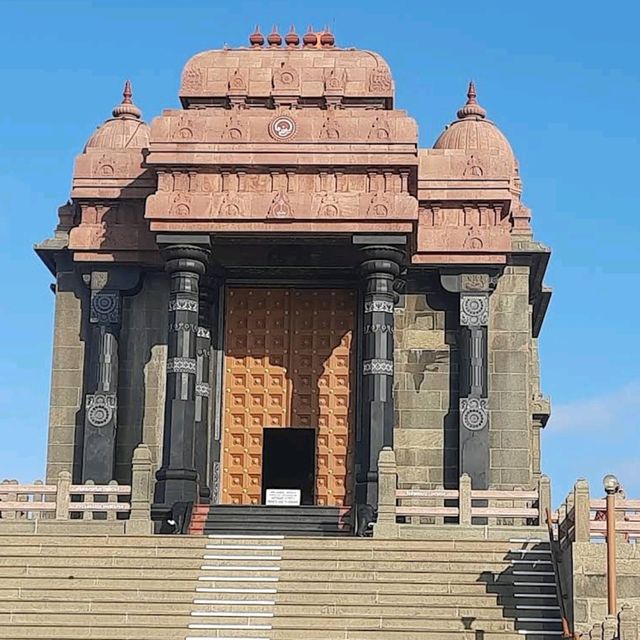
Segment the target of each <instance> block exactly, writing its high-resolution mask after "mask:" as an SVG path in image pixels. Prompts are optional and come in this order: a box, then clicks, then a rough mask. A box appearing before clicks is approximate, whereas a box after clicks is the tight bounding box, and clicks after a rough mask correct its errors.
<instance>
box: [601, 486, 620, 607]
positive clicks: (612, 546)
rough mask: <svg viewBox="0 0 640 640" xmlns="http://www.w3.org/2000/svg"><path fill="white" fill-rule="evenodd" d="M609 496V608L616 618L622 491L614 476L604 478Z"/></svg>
mask: <svg viewBox="0 0 640 640" xmlns="http://www.w3.org/2000/svg"><path fill="white" fill-rule="evenodd" d="M602 484H603V485H604V490H605V492H606V494H607V608H608V613H609V615H610V616H615V615H616V613H617V609H618V605H617V603H616V600H617V594H616V582H617V578H616V493H618V491H620V482H619V481H618V478H616V477H615V476H614V475H613V474H611V473H608V474H607V475H606V476H605V477H604V478H602Z"/></svg>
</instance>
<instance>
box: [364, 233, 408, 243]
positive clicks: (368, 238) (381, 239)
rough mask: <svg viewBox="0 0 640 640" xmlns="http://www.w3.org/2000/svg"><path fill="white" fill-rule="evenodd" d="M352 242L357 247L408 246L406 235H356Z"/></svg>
mask: <svg viewBox="0 0 640 640" xmlns="http://www.w3.org/2000/svg"><path fill="white" fill-rule="evenodd" d="M352 242H353V244H355V245H381V244H384V245H393V246H396V245H398V246H404V245H406V244H407V236H404V235H395V234H393V235H391V234H385V235H373V234H371V235H354V236H353V237H352Z"/></svg>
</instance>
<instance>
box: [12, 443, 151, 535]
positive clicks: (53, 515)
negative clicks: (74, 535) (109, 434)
mask: <svg viewBox="0 0 640 640" xmlns="http://www.w3.org/2000/svg"><path fill="white" fill-rule="evenodd" d="M152 480H153V477H152V460H151V452H150V451H149V448H148V447H147V446H146V445H139V446H138V447H137V449H136V450H135V452H134V455H133V461H132V481H131V485H119V484H118V483H117V482H116V481H115V480H113V481H111V482H109V483H108V484H102V485H99V484H95V483H94V482H93V481H91V480H88V481H86V482H85V483H84V484H72V482H71V474H70V473H69V472H68V471H60V473H59V474H58V477H57V479H56V482H55V484H45V483H43V482H42V481H40V480H36V481H35V482H34V483H33V484H20V483H18V481H17V480H4V481H3V482H1V483H0V530H7V529H15V530H16V531H25V532H27V531H30V532H34V531H38V530H41V531H44V530H47V529H49V530H53V528H54V527H55V525H59V524H60V523H69V524H71V525H74V526H77V525H78V524H79V523H83V522H86V521H91V523H92V524H93V525H97V526H98V527H100V526H101V525H104V526H106V527H109V528H110V529H113V530H115V531H118V530H120V531H122V532H127V533H135V534H149V533H152V531H153V529H152V525H151V515H150V514H151V490H152Z"/></svg>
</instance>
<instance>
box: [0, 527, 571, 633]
mask: <svg viewBox="0 0 640 640" xmlns="http://www.w3.org/2000/svg"><path fill="white" fill-rule="evenodd" d="M526 531H527V529H526V528H523V533H524V535H518V537H513V536H511V537H510V536H509V535H505V536H504V537H503V538H502V539H469V540H464V539H454V537H453V536H451V537H450V536H444V535H443V537H442V539H430V540H381V539H359V538H347V537H337V538H328V537H324V538H313V537H288V536H287V537H283V536H266V535H265V536H253V537H245V536H241V535H230V534H225V535H212V536H206V537H205V536H200V537H197V536H147V537H134V536H77V535H71V536H66V537H62V536H44V535H20V536H0V638H11V639H12V640H23V639H26V638H29V639H44V638H47V639H51V640H53V639H57V640H61V639H64V640H71V638H74V639H75V638H90V639H96V640H98V639H103V640H134V639H138V640H141V639H145V640H164V639H166V640H174V639H175V640H177V639H179V640H188V639H194V640H195V639H196V638H199V639H202V638H211V639H214V638H215V639H216V640H224V639H225V638H227V639H231V638H233V639H234V640H238V639H245V640H248V639H251V640H256V639H260V638H264V639H268V640H301V639H310V640H313V639H315V640H493V639H495V640H515V639H516V638H522V637H523V636H530V637H531V638H532V640H544V639H547V638H549V639H551V638H554V639H556V638H559V637H560V636H561V630H560V621H559V617H560V614H559V610H558V605H557V600H556V588H555V582H554V574H553V569H552V565H551V564H550V563H551V558H550V552H549V544H548V542H547V541H545V540H544V539H542V537H541V536H539V535H536V537H532V536H529V535H526V533H525V532H526ZM537 531H539V530H536V532H537Z"/></svg>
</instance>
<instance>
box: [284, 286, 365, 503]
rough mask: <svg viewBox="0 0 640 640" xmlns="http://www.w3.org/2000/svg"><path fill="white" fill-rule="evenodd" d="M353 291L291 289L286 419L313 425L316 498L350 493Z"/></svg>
mask: <svg viewBox="0 0 640 640" xmlns="http://www.w3.org/2000/svg"><path fill="white" fill-rule="evenodd" d="M354 307H355V299H354V293H353V291H346V290H342V289H337V290H320V291H311V290H302V289H301V290H297V291H295V293H294V305H293V326H294V327H295V331H294V333H293V337H292V351H293V367H292V375H291V378H292V381H293V397H292V415H291V424H293V425H299V426H302V427H308V426H312V427H314V428H316V429H317V447H318V450H317V458H316V504H318V505H330V506H342V505H344V504H349V503H350V498H351V484H352V483H351V476H350V475H349V473H348V472H349V470H350V469H351V467H352V465H351V459H350V458H349V456H350V454H351V451H352V449H353V447H352V446H350V442H349V435H350V434H349V426H350V422H351V420H350V413H351V411H350V395H351V384H350V378H351V376H350V364H351V357H350V355H351V346H352V336H353V331H352V328H353V322H354Z"/></svg>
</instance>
